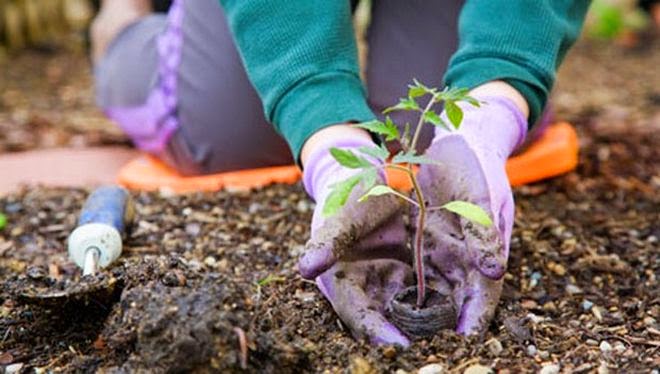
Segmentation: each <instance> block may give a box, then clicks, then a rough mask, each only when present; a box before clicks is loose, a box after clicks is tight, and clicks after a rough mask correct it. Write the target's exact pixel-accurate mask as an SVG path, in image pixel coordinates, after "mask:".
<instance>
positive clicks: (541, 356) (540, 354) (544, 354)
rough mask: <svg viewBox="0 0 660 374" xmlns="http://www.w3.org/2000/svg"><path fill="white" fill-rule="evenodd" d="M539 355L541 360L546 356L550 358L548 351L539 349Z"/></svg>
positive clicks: (545, 358)
mask: <svg viewBox="0 0 660 374" xmlns="http://www.w3.org/2000/svg"><path fill="white" fill-rule="evenodd" d="M539 357H540V358H541V360H547V359H548V358H550V352H548V351H543V350H540V351H539Z"/></svg>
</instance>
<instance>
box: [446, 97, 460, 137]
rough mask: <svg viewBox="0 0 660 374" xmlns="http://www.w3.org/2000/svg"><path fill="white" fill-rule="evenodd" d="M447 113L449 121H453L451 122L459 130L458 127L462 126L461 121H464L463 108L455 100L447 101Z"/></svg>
mask: <svg viewBox="0 0 660 374" xmlns="http://www.w3.org/2000/svg"><path fill="white" fill-rule="evenodd" d="M445 113H447V117H448V118H449V122H451V124H452V125H454V128H456V129H457V130H458V128H459V127H460V126H461V122H462V121H463V110H462V109H461V108H460V107H459V106H458V105H456V103H455V102H453V101H446V102H445Z"/></svg>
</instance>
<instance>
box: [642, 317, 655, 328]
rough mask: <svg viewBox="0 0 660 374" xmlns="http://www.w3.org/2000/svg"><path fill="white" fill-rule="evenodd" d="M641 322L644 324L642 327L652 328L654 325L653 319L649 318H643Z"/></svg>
mask: <svg viewBox="0 0 660 374" xmlns="http://www.w3.org/2000/svg"><path fill="white" fill-rule="evenodd" d="M642 322H644V325H646V326H653V325H655V323H656V321H655V318H653V317H651V316H646V317H644V319H643V320H642Z"/></svg>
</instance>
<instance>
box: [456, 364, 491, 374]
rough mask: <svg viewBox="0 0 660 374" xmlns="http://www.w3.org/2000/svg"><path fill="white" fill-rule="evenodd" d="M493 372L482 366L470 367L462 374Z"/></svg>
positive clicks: (487, 373) (488, 373) (486, 373)
mask: <svg viewBox="0 0 660 374" xmlns="http://www.w3.org/2000/svg"><path fill="white" fill-rule="evenodd" d="M492 372H493V371H492V370H491V369H490V368H489V367H488V366H483V365H478V364H477V365H472V366H470V367H468V368H467V369H465V371H464V372H463V374H490V373H492Z"/></svg>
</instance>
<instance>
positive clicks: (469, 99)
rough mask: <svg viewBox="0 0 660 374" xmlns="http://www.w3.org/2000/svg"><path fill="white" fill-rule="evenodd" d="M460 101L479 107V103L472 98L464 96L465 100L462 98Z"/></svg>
mask: <svg viewBox="0 0 660 374" xmlns="http://www.w3.org/2000/svg"><path fill="white" fill-rule="evenodd" d="M462 101H467V102H468V103H470V105H472V106H475V107H477V108H480V107H481V102H480V101H479V100H477V99H475V98H474V97H472V96H465V98H463V100H462Z"/></svg>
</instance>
